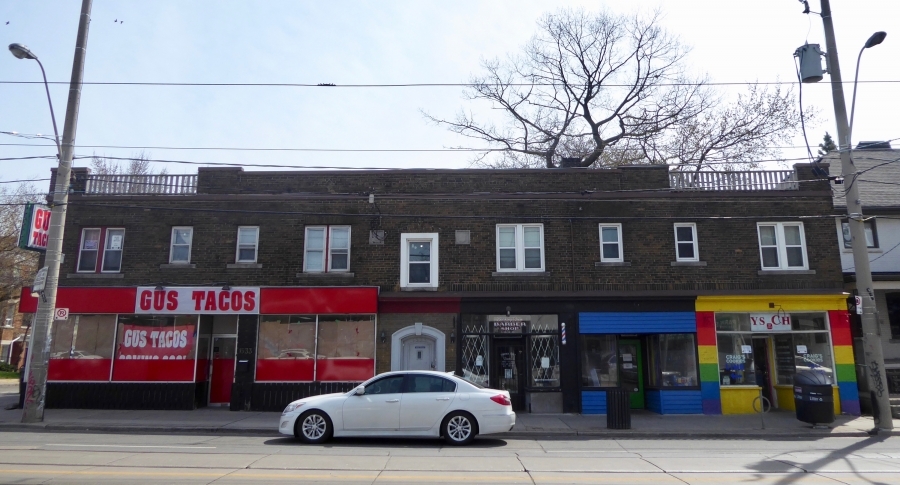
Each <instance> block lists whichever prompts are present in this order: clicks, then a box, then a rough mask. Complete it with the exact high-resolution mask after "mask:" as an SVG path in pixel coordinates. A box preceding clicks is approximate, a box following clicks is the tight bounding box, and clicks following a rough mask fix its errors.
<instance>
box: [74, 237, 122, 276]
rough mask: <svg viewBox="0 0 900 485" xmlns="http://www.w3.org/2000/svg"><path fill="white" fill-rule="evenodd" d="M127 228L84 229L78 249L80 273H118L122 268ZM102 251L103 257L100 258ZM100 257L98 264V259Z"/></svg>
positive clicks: (78, 268)
mask: <svg viewBox="0 0 900 485" xmlns="http://www.w3.org/2000/svg"><path fill="white" fill-rule="evenodd" d="M124 246H125V229H113V228H90V229H82V231H81V245H80V246H79V251H78V265H77V271H78V272H79V273H96V272H98V270H99V272H101V273H118V272H120V271H121V270H122V250H123V248H124ZM101 253H102V258H99V256H100V254H101ZM98 259H100V263H99V264H98V262H97V260H98Z"/></svg>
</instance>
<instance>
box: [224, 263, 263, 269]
mask: <svg viewBox="0 0 900 485" xmlns="http://www.w3.org/2000/svg"><path fill="white" fill-rule="evenodd" d="M225 267H226V268H228V269H260V268H262V264H260V263H229V264H226V265H225Z"/></svg>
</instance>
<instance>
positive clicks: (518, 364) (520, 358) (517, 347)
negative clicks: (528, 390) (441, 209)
mask: <svg viewBox="0 0 900 485" xmlns="http://www.w3.org/2000/svg"><path fill="white" fill-rule="evenodd" d="M493 357H494V362H493V365H492V366H491V369H492V370H493V374H494V375H493V376H492V378H491V382H495V383H496V385H491V387H493V388H494V389H500V390H502V391H509V400H510V401H512V408H513V411H523V410H524V409H525V346H524V345H523V342H522V339H500V338H496V339H494V352H493Z"/></svg>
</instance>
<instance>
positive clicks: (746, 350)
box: [717, 334, 756, 386]
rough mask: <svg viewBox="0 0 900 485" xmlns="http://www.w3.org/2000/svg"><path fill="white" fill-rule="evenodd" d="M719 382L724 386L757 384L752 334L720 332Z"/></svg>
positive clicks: (718, 337) (718, 343)
mask: <svg viewBox="0 0 900 485" xmlns="http://www.w3.org/2000/svg"><path fill="white" fill-rule="evenodd" d="M717 345H718V348H719V383H720V384H721V385H723V386H755V385H756V373H755V367H754V366H753V342H752V336H751V335H750V334H719V335H717Z"/></svg>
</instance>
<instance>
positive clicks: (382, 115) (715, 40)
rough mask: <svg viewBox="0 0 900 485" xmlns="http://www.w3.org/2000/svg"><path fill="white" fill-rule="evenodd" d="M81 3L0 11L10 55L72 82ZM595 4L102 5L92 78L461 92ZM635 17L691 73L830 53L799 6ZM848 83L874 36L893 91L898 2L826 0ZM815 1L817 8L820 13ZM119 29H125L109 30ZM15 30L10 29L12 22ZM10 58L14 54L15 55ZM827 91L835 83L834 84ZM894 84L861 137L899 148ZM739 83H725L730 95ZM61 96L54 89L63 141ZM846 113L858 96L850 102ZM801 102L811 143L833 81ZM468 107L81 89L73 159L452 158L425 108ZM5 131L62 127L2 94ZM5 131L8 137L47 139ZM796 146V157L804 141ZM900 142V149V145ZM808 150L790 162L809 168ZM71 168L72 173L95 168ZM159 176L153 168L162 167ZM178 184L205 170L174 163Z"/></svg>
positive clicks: (214, 91)
mask: <svg viewBox="0 0 900 485" xmlns="http://www.w3.org/2000/svg"><path fill="white" fill-rule="evenodd" d="M80 4H81V2H80V0H65V1H64V0H45V1H34V0H30V1H17V0H3V1H2V2H0V44H3V46H6V45H7V44H9V43H12V42H19V43H23V44H26V45H28V46H29V47H30V48H31V49H32V50H33V51H34V52H35V53H36V54H37V55H38V56H39V57H40V58H41V60H42V62H43V63H44V66H45V68H46V69H47V71H48V73H47V74H48V77H49V78H50V80H51V81H68V79H69V77H70V74H71V68H72V53H73V48H74V42H75V34H76V30H77V23H78V11H79V8H80ZM600 4H601V2H596V1H574V0H573V1H563V0H558V1H546V0H544V1H530V0H515V1H500V0H493V1H488V0H482V1H471V0H463V1H459V0H458V1H454V2H446V1H432V0H406V1H390V0H381V1H351V0H332V1H327V2H326V1H282V0H255V1H246V0H245V1H213V0H154V1H149V0H145V1H138V0H134V1H126V0H118V1H113V0H95V1H94V6H93V12H92V24H91V28H90V36H89V40H88V54H87V63H86V67H85V80H86V81H126V82H137V81H153V82H214V83H215V82H237V83H242V82H263V83H279V82H284V83H337V84H365V83H373V84H390V83H455V82H465V81H467V80H468V79H469V78H470V76H471V75H472V74H473V73H477V72H478V71H479V63H480V61H481V59H483V58H493V57H496V56H502V55H505V54H506V53H508V52H513V51H515V50H516V49H517V48H518V47H519V46H521V45H522V44H523V43H525V42H526V41H527V40H528V38H529V37H530V36H531V35H532V34H533V33H534V31H535V21H536V20H537V19H538V17H539V16H540V15H541V14H543V13H545V12H547V11H550V10H552V9H554V8H556V7H560V6H581V5H583V6H586V7H588V8H593V7H596V6H597V5H600ZM602 4H604V5H606V6H607V7H609V8H610V9H612V10H614V11H619V12H630V11H633V10H634V9H636V8H637V9H651V8H654V7H656V6H661V7H662V9H663V12H664V13H665V18H664V27H666V28H667V29H668V30H669V31H671V32H672V33H674V34H676V35H678V36H680V37H681V39H682V40H683V41H684V42H685V43H686V44H689V45H691V46H692V47H693V51H692V53H691V55H690V64H691V66H692V67H693V68H694V69H696V70H697V71H698V72H700V71H703V72H707V73H708V74H709V76H710V78H711V79H712V80H713V81H718V82H746V81H754V80H759V81H775V80H784V81H791V80H794V79H795V73H794V65H793V59H792V53H793V51H794V49H796V48H797V47H798V46H799V45H801V44H803V43H804V42H805V41H806V40H809V42H811V43H821V44H822V45H823V49H824V38H823V35H822V24H821V19H820V18H819V17H818V16H807V15H802V14H801V13H800V12H801V10H802V6H801V5H800V4H799V3H797V2H796V1H794V0H757V1H754V2H727V1H725V2H723V1H721V0H715V1H713V0H692V1H686V0H685V1H679V2H671V1H670V2H662V1H661V0H632V1H628V2H624V1H618V2H603V3H602ZM832 4H833V5H832V8H833V10H834V17H835V24H836V28H837V40H838V48H839V53H840V55H841V61H842V71H843V76H844V79H845V80H846V79H851V80H852V77H853V69H854V68H855V63H856V55H857V53H858V50H859V48H860V47H861V46H862V44H863V42H864V41H865V40H866V38H867V37H868V36H869V35H870V34H871V33H872V32H874V31H876V30H886V31H888V37H887V40H886V41H885V43H884V44H882V45H880V46H878V47H876V48H874V49H871V50H870V51H868V52H866V54H865V55H864V63H863V68H862V71H861V74H860V78H861V79H863V80H900V67H898V63H897V59H900V29H896V30H897V32H891V29H892V28H894V27H895V26H897V25H898V24H897V20H896V19H897V18H898V17H900V16H898V13H900V6H898V5H897V2H891V1H888V0H874V1H867V2H859V1H850V0H833V2H832ZM811 7H812V9H813V10H818V1H817V0H812V1H811ZM114 20H122V21H124V22H123V23H115V22H114ZM7 21H8V22H9V24H8V25H7V24H6V22H7ZM4 50H5V48H4ZM36 80H40V71H39V69H38V67H37V65H36V64H35V63H33V62H27V61H21V60H17V59H15V58H14V57H13V56H12V55H10V54H8V53H6V52H2V53H0V81H36ZM826 80H827V77H826ZM897 87H898V84H892V85H891V84H864V85H861V88H860V91H859V95H858V98H857V115H856V117H857V122H856V128H855V136H854V139H855V140H878V139H892V138H898V137H900V126H898V124H897V123H893V121H894V117H893V114H894V113H897V112H900V96H897V95H896V92H897ZM738 89H739V88H730V87H729V88H723V93H725V94H726V95H730V94H734V93H735V92H737V90H738ZM66 91H67V89H66V86H63V85H55V86H53V87H52V88H51V93H52V96H53V101H54V107H55V109H56V113H57V119H58V121H59V123H60V126H59V130H60V132H62V129H63V128H62V120H63V118H64V112H65V102H66ZM845 93H846V96H847V102H848V109H849V102H850V96H851V90H850V88H849V87H848V88H846V90H845ZM804 104H805V105H815V106H817V107H819V108H820V113H821V115H822V116H821V121H820V123H818V125H816V126H812V127H809V128H810V130H809V136H810V142H811V143H812V144H813V145H815V144H817V143H819V142H820V141H821V137H822V134H823V133H824V132H825V131H826V130H828V131H830V132H832V134H834V132H835V129H834V123H833V121H832V118H833V117H832V113H833V111H832V105H831V97H830V89H829V85H828V84H827V83H825V82H823V83H819V84H817V85H807V86H806V87H805V90H804ZM461 107H466V108H467V109H469V108H471V109H473V110H475V111H476V113H479V112H480V113H485V115H486V116H490V110H487V109H486V107H484V106H480V105H472V104H467V102H466V101H465V100H464V99H463V97H462V89H461V88H459V87H428V88H425V87H413V88H298V87H138V86H90V85H88V86H85V88H84V92H83V96H82V100H81V110H80V117H79V124H78V135H77V140H76V143H77V145H78V146H79V148H77V149H76V155H82V156H85V155H92V154H98V155H109V156H130V155H132V154H134V153H136V152H138V151H139V149H128V148H126V149H110V148H90V147H87V146H89V145H118V146H157V147H161V146H169V147H245V148H343V149H442V148H446V147H453V146H482V145H478V144H477V143H476V142H473V141H469V140H466V139H463V138H460V137H457V136H456V135H453V134H451V133H448V132H447V131H446V130H445V129H443V128H441V127H437V126H433V125H431V124H429V123H428V122H426V120H425V119H424V118H423V117H422V115H421V113H420V110H425V111H428V112H430V113H433V114H435V115H441V116H445V117H451V116H452V115H453V114H454V113H455V112H456V111H458V110H459V109H460V108H461ZM0 131H17V132H20V133H42V134H48V133H52V132H53V130H52V127H51V125H50V117H49V113H48V109H47V105H46V99H45V96H44V92H43V86H41V85H37V84H28V85H22V84H2V83H0ZM38 142H39V141H35V140H25V139H21V138H15V137H11V136H7V135H0V143H38ZM802 143H803V141H802V138H798V139H796V140H795V142H794V143H793V145H802ZM895 146H900V142H895ZM145 151H146V152H148V153H149V154H150V155H151V156H152V157H153V158H156V159H177V160H190V161H196V162H230V163H241V164H246V165H253V164H284V165H291V166H297V167H303V166H313V165H325V166H345V167H402V168H414V167H419V168H444V167H447V168H462V167H466V166H468V163H469V160H470V158H471V155H468V154H465V153H440V152H402V153H397V152H351V153H348V152H337V153H334V152H278V151H239V152H235V151H212V150H163V149H147V150H145ZM804 152H805V151H804V150H801V149H788V150H785V152H784V153H785V155H786V156H800V155H801V154H802V153H804ZM54 153H55V150H54V149H53V148H51V147H49V146H48V147H16V146H5V145H0V158H4V157H16V156H31V155H52V154H54ZM85 163H86V162H85V161H78V162H76V165H84V164H85ZM0 164H2V165H0V167H2V170H0V180H11V179H15V178H23V177H43V176H46V174H48V173H49V168H50V167H51V166H54V162H53V161H49V160H48V161H21V162H19V161H17V162H0ZM161 166H162V165H158V167H161ZM166 168H167V170H168V171H169V172H170V173H193V172H195V171H196V167H195V166H185V165H167V166H166Z"/></svg>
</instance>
